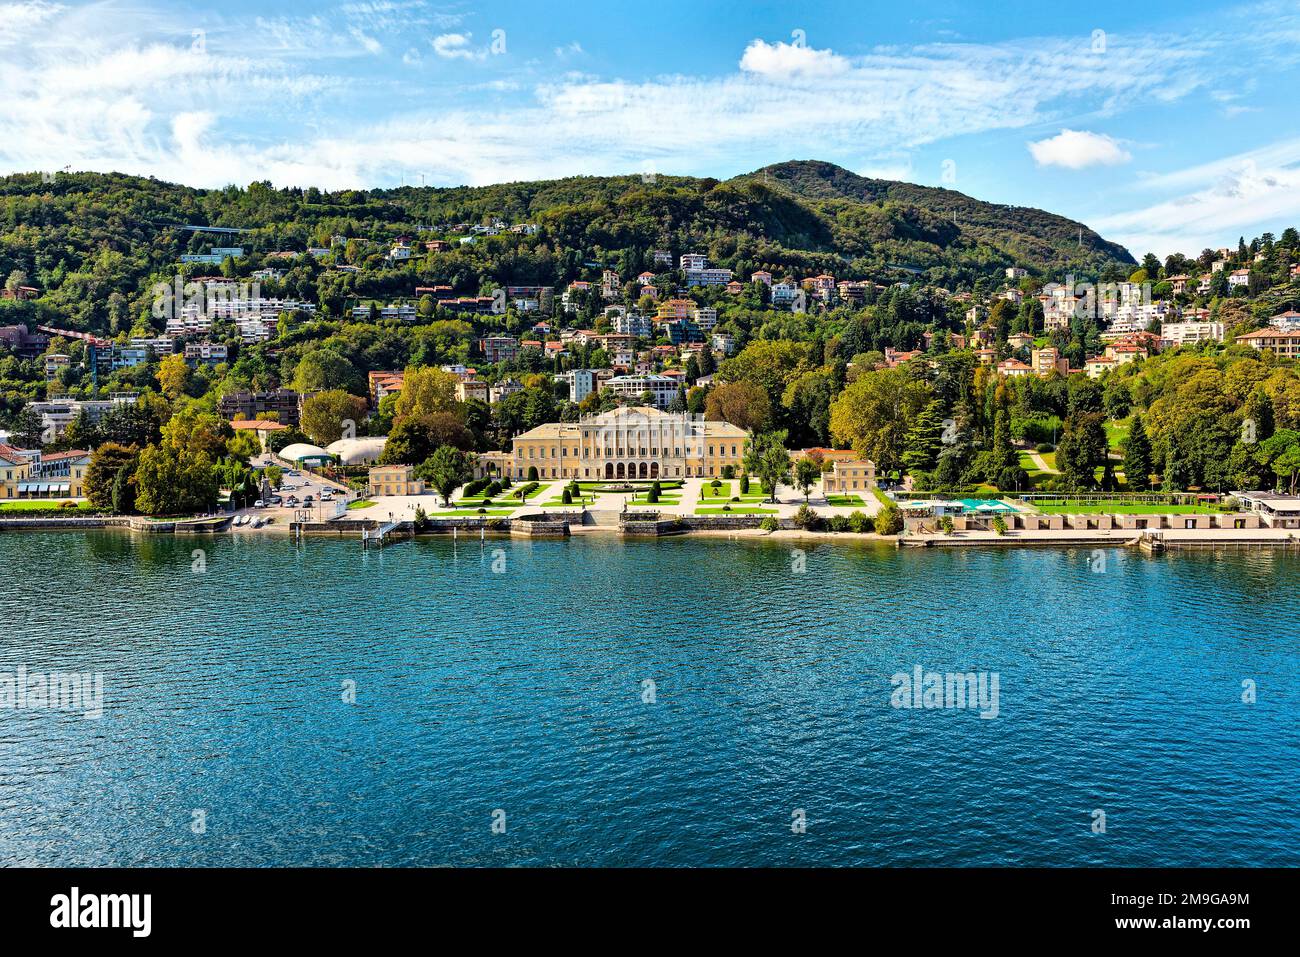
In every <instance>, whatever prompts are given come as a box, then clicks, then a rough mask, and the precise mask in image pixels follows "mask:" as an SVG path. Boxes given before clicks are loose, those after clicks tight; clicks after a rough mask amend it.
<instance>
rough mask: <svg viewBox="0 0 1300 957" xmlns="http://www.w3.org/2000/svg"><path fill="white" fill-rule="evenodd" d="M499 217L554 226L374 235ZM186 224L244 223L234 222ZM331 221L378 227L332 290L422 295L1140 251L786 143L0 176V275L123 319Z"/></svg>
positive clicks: (320, 230)
mask: <svg viewBox="0 0 1300 957" xmlns="http://www.w3.org/2000/svg"><path fill="white" fill-rule="evenodd" d="M491 218H500V219H502V220H504V221H505V222H507V223H520V222H532V223H537V224H538V225H539V226H540V227H541V230H540V232H539V233H538V234H537V235H536V236H517V235H511V234H505V235H501V236H493V237H483V238H482V239H481V240H480V241H478V242H477V243H476V244H475V245H473V246H458V247H457V248H455V249H454V250H452V251H451V252H449V253H443V254H439V255H438V256H430V257H424V256H423V255H419V256H416V257H414V258H412V259H411V260H410V261H409V262H408V263H403V264H399V265H393V264H389V263H387V262H384V261H382V260H380V259H377V258H376V257H375V255H374V254H375V253H377V252H379V251H381V250H382V245H383V244H387V243H391V242H392V241H393V240H395V239H397V238H398V237H402V236H408V237H412V238H415V237H417V236H418V237H419V238H420V239H430V238H435V237H437V236H439V235H442V233H440V232H439V231H438V229H437V227H439V226H446V225H450V224H456V223H464V222H469V223H482V222H485V221H488V220H490V219H491ZM180 224H194V225H209V226H211V225H220V226H229V227H237V228H241V229H247V230H250V232H247V233H243V234H240V235H238V236H237V237H235V238H228V239H222V238H221V237H220V236H219V235H212V234H201V233H192V232H187V231H185V230H183V229H179V228H177V227H178V225H180ZM419 227H425V228H426V231H424V232H420V231H419ZM429 227H433V228H432V229H429ZM333 236H343V237H346V238H349V239H355V240H358V241H360V242H362V243H363V244H364V243H365V242H366V241H369V242H370V243H373V244H379V245H368V246H365V251H366V252H365V255H362V254H361V253H349V256H350V257H351V258H349V259H348V261H349V262H359V263H360V264H361V266H362V272H361V273H360V274H359V275H358V276H357V277H354V278H350V279H349V281H348V284H347V288H346V289H338V290H333V289H331V291H332V292H333V293H335V294H343V295H349V296H376V297H382V296H409V295H411V293H412V291H413V289H414V287H415V286H416V285H429V284H434V283H446V284H450V285H452V286H454V287H455V289H456V290H457V292H458V293H462V294H465V293H475V292H478V291H480V290H482V289H485V288H491V287H492V286H494V285H499V284H514V285H552V286H556V287H559V286H561V285H563V284H566V283H568V282H570V281H572V280H574V279H579V278H593V277H592V274H591V270H590V267H589V266H587V265H585V264H589V263H593V262H594V263H600V264H603V265H608V266H611V267H613V268H617V269H619V270H620V272H621V273H622V275H623V279H624V280H627V279H630V278H632V277H633V276H635V275H636V274H637V272H639V271H641V270H642V269H644V268H652V267H651V265H649V262H648V261H649V259H650V257H649V251H650V250H651V249H668V250H670V251H672V252H673V253H674V254H675V255H680V254H681V253H683V252H688V251H695V252H702V253H704V254H706V255H707V256H708V257H709V259H710V261H711V262H712V263H714V264H717V265H721V266H724V267H729V268H732V269H734V270H735V272H736V275H737V277H738V278H740V279H741V280H742V281H743V280H745V279H746V278H747V277H748V275H749V273H750V272H751V271H753V270H755V269H767V270H768V271H771V272H773V273H774V274H776V275H778V276H779V277H780V276H792V277H795V278H802V277H804V276H808V275H813V274H816V273H819V272H825V273H830V274H832V275H834V276H835V277H836V278H839V279H861V280H872V281H875V282H879V283H885V284H888V283H891V282H897V281H900V280H907V281H911V282H920V283H923V284H929V285H935V286H942V287H944V288H947V289H951V290H958V289H970V288H973V287H974V286H975V284H976V283H977V282H980V281H981V280H982V281H983V282H984V283H985V284H986V286H987V285H988V284H993V287H996V285H1000V284H1001V282H1002V281H1003V271H1004V270H1005V268H1006V267H1007V266H1013V265H1014V266H1020V267H1023V268H1026V269H1028V270H1029V271H1030V273H1031V274H1032V275H1033V276H1034V277H1035V279H1036V280H1043V281H1048V280H1052V279H1057V278H1059V277H1062V276H1063V275H1064V274H1065V273H1066V272H1074V273H1075V274H1076V275H1079V276H1080V277H1087V276H1095V275H1098V274H1100V273H1102V272H1103V271H1109V272H1111V273H1117V272H1118V273H1120V274H1123V275H1126V274H1127V272H1128V271H1129V269H1130V267H1131V266H1132V265H1133V258H1132V256H1130V255H1129V253H1128V251H1127V250H1125V249H1123V248H1122V247H1121V246H1118V245H1116V244H1114V243H1110V242H1107V241H1106V240H1104V239H1102V238H1101V237H1100V236H1098V235H1097V234H1096V233H1095V232H1093V231H1092V230H1090V229H1087V228H1086V227H1084V226H1083V225H1082V224H1080V223H1076V222H1074V221H1073V220H1070V219H1067V218H1064V217H1061V216H1056V215H1054V214H1051V213H1048V212H1044V211H1042V210H1037V209H1028V208H1021V207H1010V206H999V205H996V204H993V203H986V202H983V201H980V200H977V199H973V198H971V197H969V196H966V195H964V194H962V193H958V192H955V191H953V190H948V189H938V188H933V187H925V186H917V185H914V184H910V183H902V182H893V181H888V180H876V179H869V178H867V177H863V176H858V175H857V174H855V173H852V172H850V171H849V170H846V169H843V168H842V167H839V166H835V165H834V164H831V163H825V162H819V161H791V162H786V163H780V164H776V165H774V166H768V167H764V168H763V169H760V170H756V171H754V172H752V173H747V174H743V175H741V176H736V177H733V178H731V179H728V180H725V181H722V180H717V179H711V178H695V177H685V176H662V175H661V176H637V175H632V176H574V177H567V178H564V179H558V180H541V181H531V182H516V183H503V184H497V185H491V186H459V187H414V186H405V187H399V188H393V189H373V190H336V191H322V190H319V189H315V188H306V189H302V188H296V187H295V188H283V189H276V188H273V187H272V186H271V185H270V184H269V183H252V184H250V185H249V186H247V187H235V186H228V187H225V188H222V189H198V188H194V187H189V186H183V185H178V184H172V183H166V182H162V181H159V180H156V179H152V178H145V177H139V176H131V175H126V174H120V173H59V174H56V175H55V176H53V177H52V178H51V177H42V176H41V175H38V174H15V175H11V176H8V177H5V178H4V179H3V180H0V278H3V277H6V276H11V275H12V274H13V273H15V272H17V273H21V274H22V275H24V276H26V277H27V281H29V282H30V283H31V284H32V285H34V286H36V287H37V288H38V289H39V290H40V292H41V296H40V301H39V302H40V306H41V308H40V310H39V313H40V316H41V318H43V319H45V320H46V321H66V322H69V323H71V324H73V327H74V328H81V329H89V330H94V331H112V330H118V329H121V328H124V327H125V328H129V327H130V325H131V322H132V319H131V317H132V316H135V315H139V310H140V309H141V308H142V306H143V305H144V304H145V302H146V299H147V295H146V294H147V291H148V289H149V287H150V286H151V285H152V284H153V283H154V282H157V281H159V280H160V279H167V278H169V277H170V275H172V274H173V273H174V272H175V271H176V264H177V262H178V260H179V257H180V256H181V255H182V254H184V253H196V252H204V251H206V250H207V249H208V248H210V247H212V246H226V245H232V246H233V245H239V246H242V247H243V248H244V249H245V252H246V256H245V259H244V260H241V261H240V263H239V264H238V267H237V269H238V273H237V274H239V275H246V274H247V271H248V270H250V269H255V268H257V267H258V266H261V265H265V264H266V263H267V260H265V254H267V253H270V252H276V251H284V250H288V251H295V252H301V251H303V250H305V249H306V248H308V247H309V246H329V245H330V239H331V237H333ZM340 255H342V254H340ZM217 268H220V267H216V266H206V267H202V271H207V272H212V271H215V270H216V269H217ZM188 271H189V272H191V273H192V272H194V271H195V270H194V269H190V270H188ZM655 271H658V270H655ZM337 275H338V274H337V273H331V272H329V271H328V270H325V271H322V270H321V267H320V266H313V267H312V268H311V269H310V270H307V271H305V272H304V271H300V270H299V271H296V274H295V278H294V281H293V283H292V284H291V285H292V286H293V288H292V290H291V291H292V292H293V293H294V294H295V295H297V296H299V297H306V298H310V299H312V300H317V299H319V300H321V301H323V300H324V298H325V294H326V287H331V284H332V283H333V279H332V277H336V276H337ZM318 287H319V288H318Z"/></svg>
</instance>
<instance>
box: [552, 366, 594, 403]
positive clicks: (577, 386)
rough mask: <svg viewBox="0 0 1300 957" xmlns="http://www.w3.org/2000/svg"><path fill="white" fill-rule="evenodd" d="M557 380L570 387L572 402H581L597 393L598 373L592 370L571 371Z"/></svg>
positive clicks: (559, 376) (570, 399)
mask: <svg viewBox="0 0 1300 957" xmlns="http://www.w3.org/2000/svg"><path fill="white" fill-rule="evenodd" d="M555 378H556V379H557V380H558V381H560V382H563V383H565V384H566V385H567V386H568V387H569V401H570V402H581V401H582V400H583V399H585V398H586V397H587V396H589V395H591V393H593V392H595V391H596V373H595V372H594V371H593V370H591V369H569V370H568V371H566V372H561V373H560V374H559V375H557V376H556V377H555Z"/></svg>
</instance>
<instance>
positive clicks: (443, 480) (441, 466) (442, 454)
mask: <svg viewBox="0 0 1300 957" xmlns="http://www.w3.org/2000/svg"><path fill="white" fill-rule="evenodd" d="M415 474H416V477H417V478H421V479H423V480H424V481H425V482H427V483H428V484H429V487H430V488H432V489H433V490H434V491H435V492H437V493H438V494H439V495H441V496H442V504H443V505H444V506H450V505H451V493H452V492H454V491H456V489H458V488H459V487H460V486H462V485H464V484H465V483H466V482H468V481H469V480H470V479H471V478H473V477H474V457H473V456H472V455H471V454H470V453H468V452H463V451H461V450H460V449H458V448H454V447H452V446H450V445H441V446H439V447H438V449H437V451H435V452H434V453H433V454H432V455H431V456H429V457H428V458H427V459H426V460H425V461H424V463H423V464H422V465H420V466H418V467H417V468H416V470H415Z"/></svg>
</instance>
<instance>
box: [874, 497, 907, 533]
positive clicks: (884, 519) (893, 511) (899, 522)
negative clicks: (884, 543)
mask: <svg viewBox="0 0 1300 957" xmlns="http://www.w3.org/2000/svg"><path fill="white" fill-rule="evenodd" d="M902 530H903V513H902V512H900V511H899V510H898V506H897V505H895V504H894V503H893V502H890V503H889V504H888V505H884V506H882V507H881V509H880V511H879V512H877V513H876V534H877V535H897V534H898V533H899V532H901V531H902Z"/></svg>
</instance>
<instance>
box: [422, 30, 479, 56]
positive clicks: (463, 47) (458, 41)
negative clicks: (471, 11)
mask: <svg viewBox="0 0 1300 957" xmlns="http://www.w3.org/2000/svg"><path fill="white" fill-rule="evenodd" d="M473 38H474V34H472V33H444V34H441V35H440V36H436V37H434V38H433V39H432V40H430V41H429V42H430V43H431V44H432V45H433V52H434V53H436V54H438V56H440V57H443V58H444V59H447V60H482V59H483V58H484V57H486V56H487V51H486V50H476V49H474V48H473V47H472V46H470V41H471V40H472V39H473Z"/></svg>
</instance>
